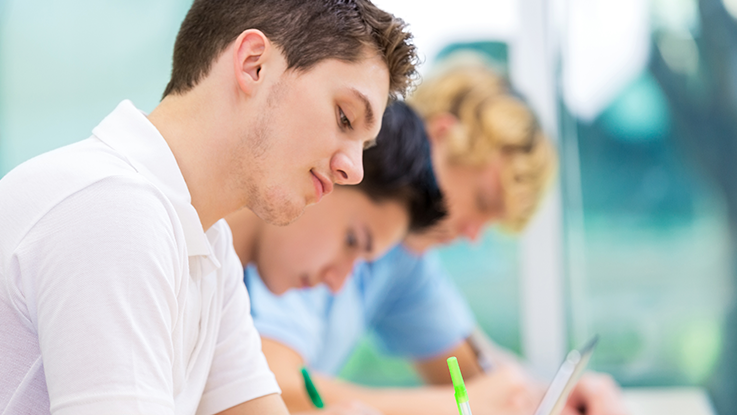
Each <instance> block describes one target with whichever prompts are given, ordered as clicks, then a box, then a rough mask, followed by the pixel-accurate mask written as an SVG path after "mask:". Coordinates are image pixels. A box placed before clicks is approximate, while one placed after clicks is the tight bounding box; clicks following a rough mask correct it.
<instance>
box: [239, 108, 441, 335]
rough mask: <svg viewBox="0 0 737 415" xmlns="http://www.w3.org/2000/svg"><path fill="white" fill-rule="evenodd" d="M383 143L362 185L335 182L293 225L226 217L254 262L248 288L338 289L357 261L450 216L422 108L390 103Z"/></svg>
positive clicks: (367, 156) (367, 157) (371, 156)
mask: <svg viewBox="0 0 737 415" xmlns="http://www.w3.org/2000/svg"><path fill="white" fill-rule="evenodd" d="M377 143H378V145H377V146H376V147H373V148H371V149H368V150H366V151H365V152H364V167H365V175H364V178H363V181H362V182H361V183H360V184H358V185H357V186H336V189H335V191H334V193H333V194H332V195H330V196H329V197H327V198H325V200H324V201H323V202H322V203H320V205H318V206H314V207H310V208H309V209H307V211H306V212H305V214H304V215H303V216H302V217H301V218H300V219H299V220H297V221H296V222H294V223H292V224H290V225H289V226H274V225H270V224H267V223H264V222H263V221H261V220H260V219H259V218H258V217H257V216H256V215H255V214H253V213H252V212H251V211H249V210H246V209H243V210H241V211H238V212H236V213H234V214H231V215H229V216H228V217H227V218H226V219H227V221H228V223H229V224H230V227H231V229H232V232H233V244H234V245H235V250H236V252H237V253H238V256H239V257H240V259H241V262H242V263H243V265H244V267H245V266H248V265H249V264H251V266H250V267H248V269H247V270H246V283H247V284H248V286H249V288H250V287H251V286H252V284H253V283H254V281H255V280H256V279H259V282H258V286H257V287H254V289H255V290H256V291H258V292H257V293H255V294H254V295H252V297H251V301H252V302H254V303H255V302H258V301H259V299H260V291H263V290H267V289H268V291H270V292H271V293H274V294H278V295H281V294H284V293H285V292H286V291H288V290H289V289H291V288H304V287H312V286H315V285H318V284H321V283H322V284H325V285H326V286H327V288H328V289H329V290H330V291H333V292H337V291H339V290H340V288H341V286H342V285H343V283H344V281H345V279H346V277H347V276H348V274H349V273H350V272H351V270H352V269H353V266H354V264H355V263H356V261H357V260H359V259H364V260H373V259H376V258H379V257H380V256H382V255H383V254H384V253H386V252H387V250H389V248H391V247H393V246H395V245H397V244H398V243H399V242H400V241H401V240H402V239H403V238H404V237H405V235H406V234H407V233H408V231H410V230H411V231H414V232H422V231H424V230H427V229H429V228H430V227H431V226H433V225H434V224H436V223H437V222H438V221H439V220H440V219H441V218H443V217H444V216H445V214H446V211H445V206H444V203H443V197H442V194H441V192H440V190H439V189H438V187H437V184H436V183H435V177H434V175H433V172H432V165H431V163H430V147H429V142H428V139H427V136H426V134H425V130H424V126H423V124H422V120H420V118H419V117H418V116H417V114H415V112H414V111H413V110H411V109H410V108H409V107H408V106H407V105H406V104H404V103H403V102H395V103H394V104H392V105H390V106H389V107H388V108H387V110H386V112H385V113H384V116H383V120H382V127H381V131H380V132H379V135H378V137H377ZM261 281H262V282H261ZM268 291H264V293H266V292H268ZM269 295H271V294H269ZM287 295H299V294H298V293H288V294H287ZM305 329H306V330H309V328H308V327H305Z"/></svg>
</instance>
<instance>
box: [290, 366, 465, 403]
mask: <svg viewBox="0 0 737 415" xmlns="http://www.w3.org/2000/svg"><path fill="white" fill-rule="evenodd" d="M302 378H304V380H305V389H306V390H307V394H308V395H309V396H310V400H311V401H312V404H313V405H315V408H318V409H321V408H324V407H325V404H324V403H322V398H321V397H320V393H318V392H317V388H316V387H315V384H314V383H313V382H312V378H311V377H310V373H309V372H308V371H307V368H306V367H302ZM469 414H470V412H469Z"/></svg>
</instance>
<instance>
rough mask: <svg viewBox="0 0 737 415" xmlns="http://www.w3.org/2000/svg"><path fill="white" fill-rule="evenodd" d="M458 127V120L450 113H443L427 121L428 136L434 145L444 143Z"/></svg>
mask: <svg viewBox="0 0 737 415" xmlns="http://www.w3.org/2000/svg"><path fill="white" fill-rule="evenodd" d="M457 125H458V118H457V117H456V116H455V115H453V114H451V113H448V112H442V113H440V114H437V115H435V116H433V117H432V118H430V119H429V120H428V121H427V125H426V126H425V127H426V128H427V135H428V138H430V141H431V142H432V143H433V144H439V143H441V142H444V141H445V140H446V138H447V137H448V134H449V133H450V131H451V130H452V129H453V128H455V127H456V126H457Z"/></svg>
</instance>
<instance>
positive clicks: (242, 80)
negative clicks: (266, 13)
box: [233, 29, 273, 95]
mask: <svg viewBox="0 0 737 415" xmlns="http://www.w3.org/2000/svg"><path fill="white" fill-rule="evenodd" d="M272 50H273V48H272V45H271V42H270V41H269V39H268V38H267V37H266V35H264V34H263V32H261V31H260V30H257V29H248V30H245V31H244V32H243V33H241V34H240V35H239V36H238V38H237V39H236V40H235V45H234V48H233V65H234V68H233V69H234V71H235V79H236V81H237V82H238V86H239V87H240V89H241V90H242V91H243V92H245V93H246V94H248V95H250V94H251V93H252V92H253V89H254V87H255V86H256V85H258V84H259V83H260V81H261V79H262V78H263V77H262V76H261V68H262V66H263V65H264V62H266V60H267V59H268V57H269V55H271V53H272Z"/></svg>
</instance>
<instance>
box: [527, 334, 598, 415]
mask: <svg viewBox="0 0 737 415" xmlns="http://www.w3.org/2000/svg"><path fill="white" fill-rule="evenodd" d="M598 340H599V336H594V338H592V339H591V340H589V342H588V343H587V344H586V346H584V347H583V348H581V349H580V350H571V352H570V353H568V356H566V359H565V360H564V361H563V364H561V365H560V368H559V369H558V373H556V374H555V377H554V378H553V381H552V382H550V386H549V387H548V390H547V391H546V392H545V396H543V400H542V401H541V402H540V405H539V406H538V407H537V410H536V411H535V415H559V414H560V412H561V411H562V410H563V407H564V406H565V404H566V401H567V400H568V395H569V394H570V393H571V390H573V387H574V386H576V382H578V378H579V377H580V376H581V373H583V371H584V369H585V368H586V365H587V364H588V362H589V358H590V357H591V354H592V353H593V352H594V347H595V346H596V342H597V341H598Z"/></svg>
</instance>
